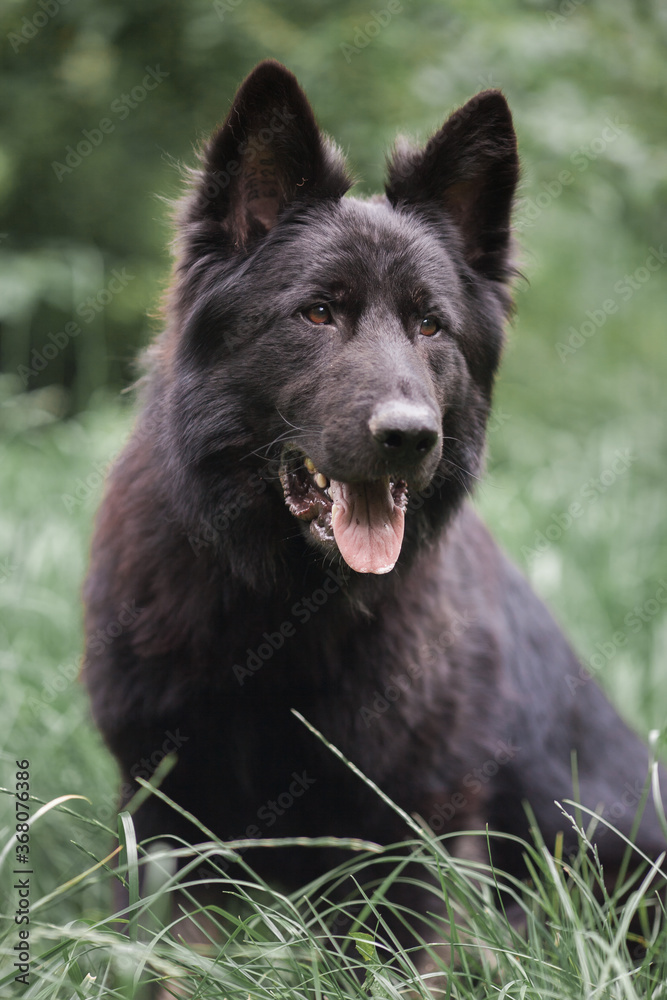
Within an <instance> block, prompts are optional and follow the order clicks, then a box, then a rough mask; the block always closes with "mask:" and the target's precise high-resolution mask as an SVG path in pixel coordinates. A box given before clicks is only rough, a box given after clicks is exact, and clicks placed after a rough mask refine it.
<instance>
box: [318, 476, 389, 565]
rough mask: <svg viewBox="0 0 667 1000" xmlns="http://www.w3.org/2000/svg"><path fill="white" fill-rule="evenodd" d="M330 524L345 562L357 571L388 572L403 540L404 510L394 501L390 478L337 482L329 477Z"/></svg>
mask: <svg viewBox="0 0 667 1000" xmlns="http://www.w3.org/2000/svg"><path fill="white" fill-rule="evenodd" d="M329 494H330V496H331V498H332V500H333V502H334V506H333V512H332V519H331V523H332V525H333V533H334V538H335V539H336V544H337V545H338V548H339V549H340V554H341V555H342V557H343V559H344V560H345V562H346V563H347V564H348V566H349V567H350V568H351V569H354V570H356V571H357V573H388V572H389V571H390V570H391V569H393V568H394V564H395V562H396V560H397V559H398V556H399V553H400V551H401V544H402V542H403V528H404V526H405V525H404V519H405V512H404V511H403V510H402V508H401V507H398V506H397V505H396V504H395V503H394V499H393V497H392V495H391V490H390V488H389V479H388V478H387V479H381V480H377V481H376V482H373V483H339V482H337V481H336V480H334V479H332V480H331V483H330V486H329Z"/></svg>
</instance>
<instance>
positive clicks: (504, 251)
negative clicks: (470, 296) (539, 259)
mask: <svg viewBox="0 0 667 1000" xmlns="http://www.w3.org/2000/svg"><path fill="white" fill-rule="evenodd" d="M518 178H519V157H518V154H517V144H516V135H515V133H514V127H513V125H512V115H511V114H510V110H509V108H508V106H507V101H506V100H505V98H504V97H503V95H502V94H501V93H500V91H498V90H485V91H483V92H482V93H481V94H477V96H476V97H473V98H472V100H470V101H468V103H467V104H465V105H464V106H463V107H462V108H459V110H458V111H456V112H455V113H454V114H453V115H452V116H451V118H449V119H448V120H447V121H446V122H445V124H444V125H443V126H442V128H441V129H440V131H439V132H436V134H435V135H434V136H433V137H432V138H431V139H430V140H429V142H428V143H427V144H426V146H425V147H424V149H412V148H410V147H407V146H403V147H399V148H398V149H397V150H396V152H395V153H394V156H393V158H392V160H391V161H390V163H389V175H388V180H387V186H386V191H387V197H388V199H389V201H390V202H391V204H392V205H393V206H394V207H395V208H397V209H399V210H400V209H401V208H409V209H411V210H417V211H422V212H425V213H426V214H427V215H428V216H429V217H431V218H433V214H434V212H435V213H442V214H444V215H445V216H446V217H448V218H449V219H450V220H451V221H452V222H453V223H454V224H455V225H456V227H457V229H458V232H459V234H460V237H461V246H462V250H463V254H464V256H465V258H466V260H467V262H468V263H469V264H470V265H471V266H472V267H474V268H475V269H476V270H477V271H478V272H480V273H481V274H484V275H486V276H487V277H489V278H493V279H495V280H498V281H505V280H507V278H508V277H509V276H511V275H512V273H513V268H512V264H511V253H510V251H511V244H510V216H511V211H512V198H513V195H514V190H515V188H516V184H517V180H518Z"/></svg>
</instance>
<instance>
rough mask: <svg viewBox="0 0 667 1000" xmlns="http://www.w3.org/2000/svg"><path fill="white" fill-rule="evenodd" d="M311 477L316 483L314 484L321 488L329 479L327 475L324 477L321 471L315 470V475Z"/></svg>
mask: <svg viewBox="0 0 667 1000" xmlns="http://www.w3.org/2000/svg"><path fill="white" fill-rule="evenodd" d="M313 479H314V480H315V485H316V486H319V488H320V489H321V490H323V489H324V487H325V486H326V485H327V484H328V482H329V480H328V479H327V477H326V476H323V475H322V473H321V472H316V473H315V475H314V476H313Z"/></svg>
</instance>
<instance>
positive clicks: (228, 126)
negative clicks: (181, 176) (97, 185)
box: [190, 59, 351, 246]
mask: <svg viewBox="0 0 667 1000" xmlns="http://www.w3.org/2000/svg"><path fill="white" fill-rule="evenodd" d="M350 185H351V181H350V179H349V178H348V176H347V173H346V171H345V165H344V162H343V159H342V156H341V154H340V153H339V152H338V150H337V149H336V148H335V146H334V145H333V144H332V143H330V142H329V141H328V140H327V139H326V138H324V137H323V136H322V135H321V133H320V131H319V129H318V127H317V122H316V121H315V117H314V115H313V112H312V109H311V107H310V104H309V103H308V100H307V98H306V95H305V94H304V92H303V91H302V90H301V88H300V87H299V84H298V83H297V81H296V78H295V77H294V76H293V75H292V73H290V72H289V70H287V69H285V67H284V66H281V65H280V63H277V62H275V61H274V60H272V59H268V60H266V61H265V62H262V63H260V64H259V65H258V66H257V67H256V68H255V69H254V70H253V72H252V73H251V74H250V75H249V76H248V77H247V78H246V79H245V81H244V82H243V83H242V84H241V86H240V87H239V90H238V92H237V94H236V97H235V98H234V102H233V104H232V108H231V111H230V112H229V115H228V116H227V119H226V121H225V122H224V124H223V125H222V126H221V127H220V129H219V130H218V131H217V132H216V133H215V134H214V135H213V137H212V138H211V139H210V141H209V142H208V144H207V146H206V148H205V150H204V152H203V171H202V173H201V177H200V180H199V183H198V186H197V191H196V196H195V199H194V203H193V204H192V206H191V213H192V214H191V216H190V217H191V218H192V217H193V216H194V218H198V219H211V220H213V221H214V222H216V223H219V224H220V225H221V226H222V227H223V228H224V229H225V230H226V231H227V232H228V234H229V236H230V237H231V238H232V241H233V243H234V244H235V245H236V246H244V245H247V244H248V243H249V242H251V241H252V240H253V239H254V238H257V237H259V236H262V235H264V234H265V233H266V232H267V231H268V230H269V229H271V228H272V227H273V226H274V225H275V223H276V221H277V219H278V216H279V215H280V212H281V211H282V209H283V208H284V207H285V206H286V205H289V204H290V203H291V202H294V201H297V200H301V201H305V200H308V199H312V198H340V197H342V195H343V194H345V192H346V191H347V189H348V188H349V187H350Z"/></svg>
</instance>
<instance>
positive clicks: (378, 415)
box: [368, 400, 440, 467]
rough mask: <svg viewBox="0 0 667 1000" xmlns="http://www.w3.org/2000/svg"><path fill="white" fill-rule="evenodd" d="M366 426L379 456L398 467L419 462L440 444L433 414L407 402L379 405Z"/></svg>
mask: <svg viewBox="0 0 667 1000" xmlns="http://www.w3.org/2000/svg"><path fill="white" fill-rule="evenodd" d="M368 426H369V428H370V432H371V434H372V435H373V438H374V440H375V441H376V442H377V444H378V446H379V448H380V450H381V452H382V454H383V456H384V457H385V458H386V459H387V460H388V461H389V462H391V463H392V464H394V463H396V464H397V465H398V466H399V467H400V466H402V465H405V464H406V463H407V464H409V465H416V464H417V463H418V462H421V461H422V460H423V459H425V458H426V457H427V456H428V455H429V454H430V452H432V451H433V449H434V448H435V446H436V445H437V444H438V442H439V440H440V427H439V424H438V421H437V419H436V417H435V414H434V413H433V411H432V410H431V409H429V407H427V406H422V405H419V404H415V403H410V402H408V401H407V400H405V401H403V400H400V401H396V402H390V403H383V404H382V405H381V406H379V407H378V408H377V409H376V410H375V412H374V413H373V415H372V417H371V419H370V420H369V422H368Z"/></svg>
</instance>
